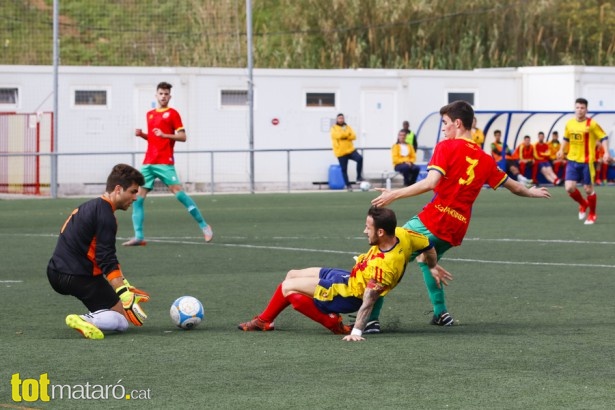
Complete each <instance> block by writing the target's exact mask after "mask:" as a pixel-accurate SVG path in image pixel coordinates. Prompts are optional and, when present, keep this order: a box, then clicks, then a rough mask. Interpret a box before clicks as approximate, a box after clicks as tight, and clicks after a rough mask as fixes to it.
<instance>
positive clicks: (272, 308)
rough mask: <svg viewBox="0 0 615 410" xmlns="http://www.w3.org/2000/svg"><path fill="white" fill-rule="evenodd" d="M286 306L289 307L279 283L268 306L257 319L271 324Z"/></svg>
mask: <svg viewBox="0 0 615 410" xmlns="http://www.w3.org/2000/svg"><path fill="white" fill-rule="evenodd" d="M288 305H290V302H289V301H288V300H287V299H286V298H285V297H284V295H283V294H282V284H281V283H280V284H279V285H278V287H277V288H276V290H275V292H273V296H271V300H270V301H269V304H268V305H267V307H266V308H265V310H263V313H261V314H260V315H258V317H259V318H260V320H264V321H265V322H273V321H274V320H275V318H276V317H277V316H278V315H279V314H280V313H281V312H282V311H283V310H284V309H286V308H287V307H288Z"/></svg>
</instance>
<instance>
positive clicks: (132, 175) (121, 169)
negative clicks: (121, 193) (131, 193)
mask: <svg viewBox="0 0 615 410" xmlns="http://www.w3.org/2000/svg"><path fill="white" fill-rule="evenodd" d="M134 183H136V184H137V185H139V186H143V184H145V178H144V177H143V174H141V172H139V171H138V170H136V169H135V168H133V167H131V166H130V165H127V164H117V165H116V166H114V167H113V169H112V170H111V173H110V174H109V176H108V177H107V192H112V191H113V190H114V189H115V187H116V186H118V185H119V186H121V187H122V188H124V189H128V187H130V186H131V185H132V184H134Z"/></svg>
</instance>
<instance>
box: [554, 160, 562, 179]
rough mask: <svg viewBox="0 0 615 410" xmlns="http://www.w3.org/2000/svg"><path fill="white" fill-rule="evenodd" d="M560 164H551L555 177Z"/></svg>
mask: <svg viewBox="0 0 615 410" xmlns="http://www.w3.org/2000/svg"><path fill="white" fill-rule="evenodd" d="M561 164H562V163H561V162H556V163H555V164H553V172H555V175H557V176H558V177H559V167H560V165H561Z"/></svg>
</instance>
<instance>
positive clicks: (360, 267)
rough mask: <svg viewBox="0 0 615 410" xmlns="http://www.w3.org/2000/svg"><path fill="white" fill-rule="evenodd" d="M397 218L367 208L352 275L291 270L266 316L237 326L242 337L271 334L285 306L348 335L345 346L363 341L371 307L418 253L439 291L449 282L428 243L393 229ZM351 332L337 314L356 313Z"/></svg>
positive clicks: (327, 270) (337, 271)
mask: <svg viewBox="0 0 615 410" xmlns="http://www.w3.org/2000/svg"><path fill="white" fill-rule="evenodd" d="M396 225H397V218H396V216H395V212H393V211H392V210H390V209H388V208H376V207H371V208H370V209H369V211H368V213H367V218H366V221H365V229H364V231H363V233H364V234H366V235H367V239H368V241H369V244H370V245H371V248H370V249H369V250H368V251H367V253H364V254H362V255H360V256H359V257H358V258H357V262H356V264H355V265H354V267H353V268H352V271H351V272H348V271H345V270H342V269H333V268H307V269H300V270H291V271H289V272H288V273H287V275H286V278H285V279H284V281H283V282H282V283H280V284H279V285H278V287H277V289H276V290H275V292H274V293H273V296H272V297H271V300H270V301H269V304H268V305H267V307H266V308H265V310H264V311H263V312H262V313H261V314H259V315H257V316H256V317H254V319H252V320H250V321H249V322H245V323H240V324H239V329H240V330H244V331H254V330H262V331H268V330H274V329H275V327H274V323H273V321H274V320H275V318H276V317H277V316H278V315H279V314H280V313H281V312H282V311H283V310H284V309H286V308H287V307H288V306H289V305H292V306H293V308H294V309H295V310H297V311H298V312H300V313H302V314H303V315H305V316H307V317H309V318H310V319H312V320H314V321H316V322H318V323H320V324H322V325H323V326H324V327H326V328H327V329H329V330H331V331H332V332H333V333H335V334H346V335H348V334H349V333H350V334H349V335H348V336H346V337H344V340H346V341H361V340H365V339H364V338H363V337H362V334H363V330H364V329H365V324H366V322H367V318H368V317H369V315H370V312H371V310H372V307H373V305H374V302H376V300H378V298H379V297H380V296H381V295H386V294H387V293H388V292H389V291H391V290H392V289H393V288H394V287H395V286H397V284H398V283H399V281H400V280H401V278H402V276H403V275H404V271H405V269H406V264H407V263H408V259H409V257H410V255H411V254H412V253H413V252H414V253H417V254H418V253H420V254H421V257H422V258H423V259H424V264H425V266H426V269H428V270H429V272H430V275H433V280H434V283H436V284H437V286H441V284H442V283H444V284H445V285H446V284H447V282H446V281H447V280H450V279H452V276H451V275H450V273H449V272H447V271H446V270H444V269H443V268H442V267H441V266H440V265H438V262H437V260H436V252H435V251H434V249H433V246H432V245H431V244H430V242H429V240H428V239H427V238H426V237H425V236H423V235H421V234H418V233H416V232H412V231H409V230H406V229H403V228H397V227H396ZM357 310H358V313H357V318H356V321H355V323H354V328H352V332H351V328H350V326H346V325H344V324H343V323H342V317H341V316H340V313H350V312H356V311H357Z"/></svg>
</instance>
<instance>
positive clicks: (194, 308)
mask: <svg viewBox="0 0 615 410" xmlns="http://www.w3.org/2000/svg"><path fill="white" fill-rule="evenodd" d="M170 313H171V320H172V321H173V323H175V325H176V326H178V327H181V328H182V329H186V330H190V329H192V328H195V327H196V326H198V324H199V323H201V321H202V320H203V317H204V315H205V312H204V310H203V304H202V303H201V302H199V300H198V299H197V298H195V297H192V296H182V297H180V298H177V299H176V300H175V302H173V304H172V305H171V311H170Z"/></svg>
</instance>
